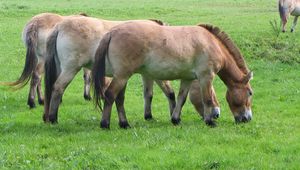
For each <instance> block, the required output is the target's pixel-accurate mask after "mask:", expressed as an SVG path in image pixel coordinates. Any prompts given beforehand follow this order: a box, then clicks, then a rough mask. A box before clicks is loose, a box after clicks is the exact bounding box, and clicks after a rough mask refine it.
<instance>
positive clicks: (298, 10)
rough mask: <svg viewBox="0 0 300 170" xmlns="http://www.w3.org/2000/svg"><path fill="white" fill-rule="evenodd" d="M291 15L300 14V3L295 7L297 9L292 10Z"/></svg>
mask: <svg viewBox="0 0 300 170" xmlns="http://www.w3.org/2000/svg"><path fill="white" fill-rule="evenodd" d="M291 15H293V16H299V15H300V5H298V6H296V7H295V9H294V10H293V11H292V12H291Z"/></svg>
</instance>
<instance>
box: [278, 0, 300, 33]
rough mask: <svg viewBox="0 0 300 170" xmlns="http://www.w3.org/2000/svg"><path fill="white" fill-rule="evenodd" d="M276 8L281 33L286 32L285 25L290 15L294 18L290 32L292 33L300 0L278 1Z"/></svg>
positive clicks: (299, 10)
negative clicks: (277, 9) (279, 19)
mask: <svg viewBox="0 0 300 170" xmlns="http://www.w3.org/2000/svg"><path fill="white" fill-rule="evenodd" d="M278 8H279V14H280V18H281V23H282V32H285V31H286V23H287V20H288V17H289V15H290V14H291V15H293V16H295V18H294V22H293V25H292V28H291V32H294V31H295V27H296V25H297V20H298V16H300V0H279V2H278Z"/></svg>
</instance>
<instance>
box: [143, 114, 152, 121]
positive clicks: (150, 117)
mask: <svg viewBox="0 0 300 170" xmlns="http://www.w3.org/2000/svg"><path fill="white" fill-rule="evenodd" d="M144 118H145V120H152V119H153V117H152V115H151V114H147V115H145V116H144Z"/></svg>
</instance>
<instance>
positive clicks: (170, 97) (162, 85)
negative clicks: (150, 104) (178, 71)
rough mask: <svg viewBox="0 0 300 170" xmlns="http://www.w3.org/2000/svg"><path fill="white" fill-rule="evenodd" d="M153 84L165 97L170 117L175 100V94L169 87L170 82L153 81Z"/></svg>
mask: <svg viewBox="0 0 300 170" xmlns="http://www.w3.org/2000/svg"><path fill="white" fill-rule="evenodd" d="M155 82H156V84H157V85H158V86H159V87H160V89H161V90H162V91H163V92H164V94H165V96H166V97H167V99H168V102H169V110H170V115H171V116H172V113H173V111H174V109H175V106H176V100H175V93H174V90H173V88H172V86H171V83H170V81H161V80H155Z"/></svg>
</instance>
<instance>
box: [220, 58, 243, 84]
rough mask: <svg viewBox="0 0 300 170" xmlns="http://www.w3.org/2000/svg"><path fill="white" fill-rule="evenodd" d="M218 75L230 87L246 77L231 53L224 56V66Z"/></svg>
mask: <svg viewBox="0 0 300 170" xmlns="http://www.w3.org/2000/svg"><path fill="white" fill-rule="evenodd" d="M218 75H219V77H220V78H221V80H222V81H223V82H224V83H225V85H226V86H227V87H228V88H231V87H233V86H234V85H235V84H236V83H240V82H242V80H243V78H244V73H243V72H242V71H241V69H240V68H239V67H238V65H237V64H236V62H235V60H234V58H233V57H232V56H231V55H230V54H228V55H226V57H225V58H224V60H223V66H222V68H221V70H220V71H219V72H218Z"/></svg>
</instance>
